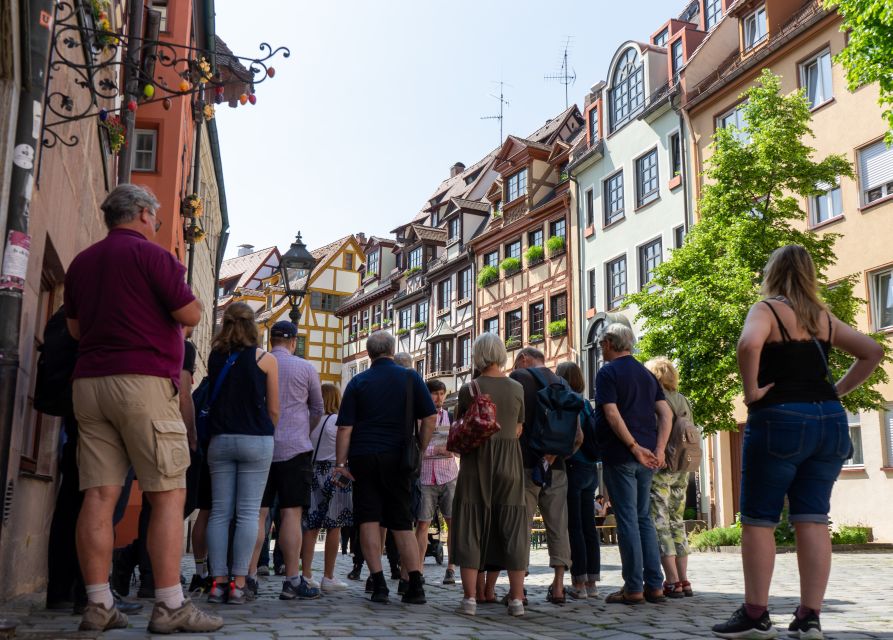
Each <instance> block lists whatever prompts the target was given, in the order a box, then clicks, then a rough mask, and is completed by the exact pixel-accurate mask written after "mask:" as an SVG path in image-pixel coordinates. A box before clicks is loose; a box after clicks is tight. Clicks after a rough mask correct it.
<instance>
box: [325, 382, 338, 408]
mask: <svg viewBox="0 0 893 640" xmlns="http://www.w3.org/2000/svg"><path fill="white" fill-rule="evenodd" d="M320 389H321V391H322V405H323V411H325V412H326V413H338V409H339V408H340V407H341V391H340V390H339V389H338V387H336V386H335V385H333V384H332V383H330V382H326V383H325V384H324V385H322V386H321V387H320Z"/></svg>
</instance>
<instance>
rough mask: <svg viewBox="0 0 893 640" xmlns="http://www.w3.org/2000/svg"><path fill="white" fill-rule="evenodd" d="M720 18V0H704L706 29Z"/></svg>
mask: <svg viewBox="0 0 893 640" xmlns="http://www.w3.org/2000/svg"><path fill="white" fill-rule="evenodd" d="M720 19H722V0H704V26H705V27H706V30H707V31H710V30H711V29H712V28H713V27H715V26H716V25H717V24H718V23H719V21H720Z"/></svg>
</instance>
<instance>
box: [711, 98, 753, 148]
mask: <svg viewBox="0 0 893 640" xmlns="http://www.w3.org/2000/svg"><path fill="white" fill-rule="evenodd" d="M745 104H747V103H746V102H739V103H738V104H736V105H735V106H734V107H732V108H731V109H729V110H728V111H726V112H725V113H723V114H721V115H720V116H718V117H717V118H716V128H717V129H727V128H729V127H730V126H734V127H735V131H734V132H733V133H734V136H735V137H736V138H737V139H738V140H739V141H740V142H741V143H742V144H747V143H749V142H750V133H749V132H748V131H747V118H745V117H744V105H745ZM732 118H734V121H733V120H732Z"/></svg>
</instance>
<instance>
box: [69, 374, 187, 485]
mask: <svg viewBox="0 0 893 640" xmlns="http://www.w3.org/2000/svg"><path fill="white" fill-rule="evenodd" d="M73 400H74V412H75V415H76V416H77V420H78V426H79V438H78V475H79V478H80V487H81V490H82V491H83V490H85V489H90V488H92V487H104V486H117V487H120V486H122V485H123V484H124V478H125V477H126V476H127V472H128V470H129V468H130V466H131V465H132V466H133V468H134V470H135V471H136V477H137V478H138V479H139V483H140V488H141V489H142V490H143V491H149V492H156V491H170V490H173V489H184V488H185V487H186V469H187V468H188V467H189V461H190V459H189V458H190V456H189V442H188V440H187V438H186V425H185V424H184V423H183V417H182V416H181V415H180V403H179V399H178V398H177V389H176V388H175V387H174V384H173V382H172V381H171V380H170V379H168V378H160V377H157V376H144V375H130V374H127V375H116V376H104V377H99V378H78V379H76V380H75V381H74V387H73Z"/></svg>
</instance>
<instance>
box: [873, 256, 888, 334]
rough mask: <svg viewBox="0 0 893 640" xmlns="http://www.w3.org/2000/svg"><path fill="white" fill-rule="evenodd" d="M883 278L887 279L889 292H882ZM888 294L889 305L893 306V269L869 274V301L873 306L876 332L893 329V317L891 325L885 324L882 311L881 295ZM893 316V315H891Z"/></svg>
mask: <svg viewBox="0 0 893 640" xmlns="http://www.w3.org/2000/svg"><path fill="white" fill-rule="evenodd" d="M882 278H887V279H888V280H887V282H886V286H887V291H886V292H884V291H882V286H883V283H882V282H881V280H882ZM882 293H886V295H887V296H888V299H887V300H888V303H889V304H890V305H891V306H893V267H887V268H886V269H879V270H877V271H872V272H869V274H868V296H869V297H868V299H869V301H870V302H869V305H870V306H871V324H872V327H873V329H874V330H875V331H887V330H890V329H893V317H891V318H890V322H889V324H885V323H884V319H883V315H882V309H881V294H882ZM891 315H893V314H891Z"/></svg>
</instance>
